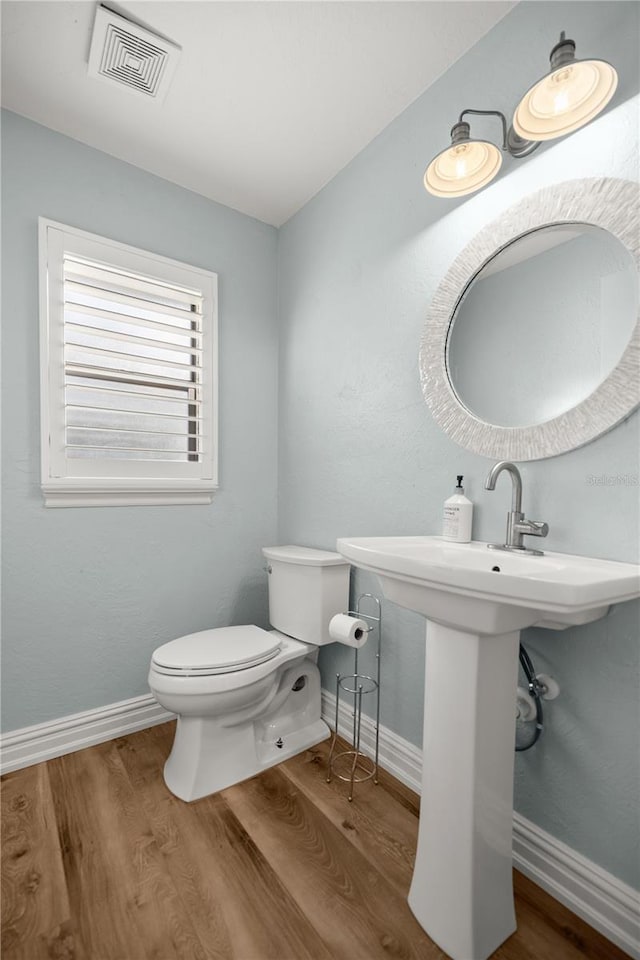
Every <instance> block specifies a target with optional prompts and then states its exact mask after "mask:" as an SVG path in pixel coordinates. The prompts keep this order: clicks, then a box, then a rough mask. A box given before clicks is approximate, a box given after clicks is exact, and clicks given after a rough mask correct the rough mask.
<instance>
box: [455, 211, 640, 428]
mask: <svg viewBox="0 0 640 960" xmlns="http://www.w3.org/2000/svg"><path fill="white" fill-rule="evenodd" d="M637 315H638V277H637V271H636V266H635V262H634V259H633V257H632V256H631V253H630V252H629V250H628V249H627V248H626V247H625V246H624V244H622V243H621V242H620V240H618V239H617V238H616V237H614V236H613V235H612V234H611V233H608V232H607V231H606V230H603V229H602V228H600V227H594V226H591V225H590V224H586V223H570V224H554V225H552V226H547V227H542V228H541V229H539V230H534V231H532V232H530V233H527V234H525V235H524V236H521V237H518V238H517V239H516V240H514V241H513V242H512V243H510V244H507V246H505V247H503V248H502V250H500V251H499V252H498V253H497V254H496V255H495V256H494V257H492V258H491V259H490V260H489V261H488V262H487V263H486V264H485V265H484V267H482V269H481V270H480V271H479V272H478V273H477V274H476V275H475V277H473V279H472V281H471V283H470V284H469V286H468V287H467V289H466V290H465V292H464V294H463V295H462V297H461V299H460V301H459V303H458V304H457V306H456V309H455V311H454V314H453V318H452V320H451V325H450V327H449V333H448V338H447V346H446V354H447V356H446V359H447V371H448V374H449V379H450V381H451V385H452V387H453V389H454V391H455V393H456V395H457V397H458V399H459V400H460V402H461V403H463V404H464V406H465V407H466V408H467V409H468V410H469V411H470V412H471V413H472V414H473V415H474V416H476V417H479V418H480V419H481V420H484V421H486V422H487V423H494V424H497V425H498V426H503V427H521V426H531V425H534V424H539V423H544V422H545V421H547V420H552V419H553V418H554V417H557V416H559V415H560V414H561V413H565V412H566V411H567V410H570V409H571V408H572V407H575V406H577V404H579V403H582V401H583V400H586V398H587V397H589V396H590V395H591V394H592V393H593V391H594V390H595V389H596V388H597V387H598V386H600V384H601V383H602V382H603V381H604V380H606V378H607V377H608V376H609V374H610V373H611V372H612V371H613V370H614V369H615V367H616V366H617V364H618V363H619V361H620V358H621V357H622V354H623V353H624V351H625V349H626V347H627V345H628V344H629V341H630V338H631V335H632V334H633V330H634V327H635V325H636V317H637Z"/></svg>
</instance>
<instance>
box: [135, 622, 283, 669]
mask: <svg viewBox="0 0 640 960" xmlns="http://www.w3.org/2000/svg"><path fill="white" fill-rule="evenodd" d="M281 646H282V641H281V638H280V637H279V636H278V635H277V634H274V633H268V632H267V631H266V630H262V629H260V627H255V626H253V625H244V626H239V627H217V628H215V629H213V630H201V631H199V632H198V633H190V634H187V636H184V637H178V639H177V640H171V641H169V643H165V644H163V646H161V647H158V649H157V650H156V651H155V652H154V654H153V657H152V658H151V663H152V667H153V668H154V669H155V670H156V671H157V672H158V673H161V674H164V675H165V676H171V677H211V676H218V675H219V674H224V673H235V672H237V671H239V670H248V669H249V668H251V667H257V666H259V665H260V664H261V663H266V662H267V661H268V660H272V659H273V657H275V656H276V655H277V654H278V653H279V652H280V649H281Z"/></svg>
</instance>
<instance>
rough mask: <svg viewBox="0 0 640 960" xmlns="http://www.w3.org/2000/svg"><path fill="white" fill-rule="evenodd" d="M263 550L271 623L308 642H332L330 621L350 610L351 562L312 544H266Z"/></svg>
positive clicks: (317, 643) (288, 634) (278, 628)
mask: <svg viewBox="0 0 640 960" xmlns="http://www.w3.org/2000/svg"><path fill="white" fill-rule="evenodd" d="M262 553H263V554H264V556H265V557H266V558H267V570H268V572H269V622H270V623H271V626H272V627H275V629H276V630H280V631H281V633H286V634H287V636H289V637H294V638H295V639H296V640H303V641H304V642H305V643H313V644H315V645H316V646H321V645H322V644H324V643H332V642H333V641H332V639H331V637H330V636H329V621H330V620H331V618H332V617H333V616H334V614H336V613H344V612H346V611H347V610H348V609H349V571H350V565H349V562H348V561H347V560H345V559H344V557H341V556H340V554H338V553H331V552H330V551H328V550H314V549H313V548H311V547H295V546H287V547H264V548H263V550H262Z"/></svg>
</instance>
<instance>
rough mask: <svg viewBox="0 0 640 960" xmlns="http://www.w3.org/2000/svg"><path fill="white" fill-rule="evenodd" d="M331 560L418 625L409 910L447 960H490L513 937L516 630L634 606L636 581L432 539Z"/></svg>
mask: <svg viewBox="0 0 640 960" xmlns="http://www.w3.org/2000/svg"><path fill="white" fill-rule="evenodd" d="M337 549H338V552H339V553H341V554H342V556H343V557H345V558H346V559H347V560H349V561H350V562H351V563H353V564H354V565H355V566H356V567H362V568H364V569H365V570H371V571H373V573H375V574H377V575H378V576H379V577H380V580H381V583H382V589H383V592H384V595H385V597H387V598H388V599H389V600H393V601H395V602H396V603H398V604H400V605H401V606H403V607H408V608H409V609H410V610H416V611H417V612H418V613H422V614H423V615H424V616H425V617H427V632H426V659H425V704H424V737H423V764H422V798H423V803H422V807H421V814H420V829H419V833H418V849H417V851H416V863H415V868H414V872H413V879H412V882H411V889H410V891H409V906H410V907H411V909H412V910H413V912H414V914H415V916H416V917H417V919H418V921H419V922H420V923H421V924H422V926H423V927H424V929H425V930H426V931H427V933H428V934H429V936H430V937H431V938H432V939H433V940H435V942H436V943H437V944H439V946H440V947H442V949H443V950H444V951H445V952H446V953H447V954H448V955H449V956H450V957H452V958H453V960H487V958H488V957H489V956H491V954H492V953H493V952H494V951H495V950H496V949H497V947H499V946H500V944H501V943H502V942H503V941H504V940H506V938H507V937H508V936H510V934H512V933H513V932H514V930H515V928H516V923H515V913H514V908H513V887H512V856H511V832H512V822H513V765H514V740H515V712H516V685H517V676H518V646H519V642H520V633H519V631H520V630H521V629H523V628H524V627H529V626H533V625H534V624H537V625H538V626H544V627H552V628H555V629H563V628H565V627H567V626H569V625H571V624H573V625H578V624H582V623H588V622H589V621H591V620H597V619H598V618H599V617H602V616H604V615H605V613H606V612H607V610H608V608H609V606H610V605H611V604H613V603H620V602H622V601H624V600H632V599H633V598H634V597H637V596H639V595H640V570H639V568H638V567H637V566H634V565H633V564H629V563H616V562H614V561H610V560H590V559H588V558H586V557H573V556H569V555H565V554H561V553H546V554H545V555H544V556H531V555H527V554H514V553H509V552H505V551H502V550H489V549H488V548H487V545H486V543H477V542H476V543H461V544H458V543H450V542H449V541H446V540H442V539H441V538H440V537H356V538H353V539H348V538H344V539H341V540H338V543H337ZM394 640H396V641H398V640H399V641H400V642H402V640H401V638H394ZM538 749H544V740H542V741H541V745H540V747H539V748H538Z"/></svg>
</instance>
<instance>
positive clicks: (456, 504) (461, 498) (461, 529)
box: [442, 476, 473, 543]
mask: <svg viewBox="0 0 640 960" xmlns="http://www.w3.org/2000/svg"><path fill="white" fill-rule="evenodd" d="M457 479H458V484H457V486H456V488H455V490H454V491H453V496H452V497H449V499H448V500H445V502H444V515H443V518H442V538H443V540H453V541H455V542H456V543H469V541H470V540H471V523H472V520H473V504H472V503H471V500H469V499H468V498H467V497H465V495H464V487H463V486H462V481H463V480H464V477H462V476H459V477H458V478H457Z"/></svg>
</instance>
